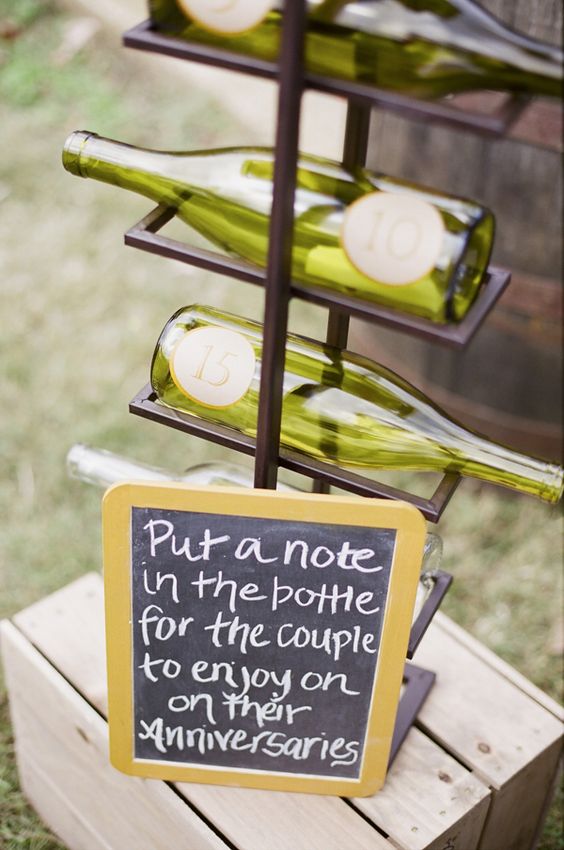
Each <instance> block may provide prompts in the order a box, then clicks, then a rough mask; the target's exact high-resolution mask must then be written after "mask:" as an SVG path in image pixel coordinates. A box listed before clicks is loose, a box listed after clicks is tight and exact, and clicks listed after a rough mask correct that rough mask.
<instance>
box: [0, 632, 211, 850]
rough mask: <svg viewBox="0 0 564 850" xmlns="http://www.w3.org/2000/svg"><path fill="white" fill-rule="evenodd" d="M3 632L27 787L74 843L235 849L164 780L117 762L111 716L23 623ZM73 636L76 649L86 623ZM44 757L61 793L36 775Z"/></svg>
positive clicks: (76, 848)
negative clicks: (129, 771)
mask: <svg viewBox="0 0 564 850" xmlns="http://www.w3.org/2000/svg"><path fill="white" fill-rule="evenodd" d="M84 622H86V618H85V620H84ZM1 634H2V650H3V657H4V666H5V670H6V674H7V682H8V690H9V693H10V705H11V710H12V719H13V724H14V730H15V735H16V748H17V750H18V749H19V747H20V746H22V747H23V754H22V755H23V762H24V764H25V765H26V769H25V770H24V772H23V773H22V776H21V778H22V781H23V783H24V785H23V788H24V792H25V793H26V794H28V796H29V798H30V800H31V802H32V803H33V805H34V806H35V807H36V808H37V810H38V811H39V812H40V814H41V815H42V816H43V818H44V819H45V820H46V822H47V823H48V824H50V825H51V826H54V827H55V831H57V832H58V833H59V835H60V837H61V838H62V839H63V841H64V842H65V843H67V844H68V845H69V847H71V848H73V850H81V848H82V847H84V848H85V850H94V848H98V847H100V848H103V850H126V848H127V850H171V848H172V847H174V848H175V850H227V847H226V844H225V843H224V842H223V841H222V840H221V839H220V838H218V836H217V835H216V834H215V833H214V832H213V831H212V830H211V829H210V828H209V827H208V826H207V825H206V824H205V823H204V821H202V820H201V819H200V818H199V817H198V815H197V814H195V813H194V812H193V811H192V809H190V807H189V806H187V805H186V804H185V803H183V801H182V800H181V799H180V798H179V797H178V796H177V795H176V794H175V793H174V792H173V791H172V790H171V789H170V788H169V787H168V786H167V785H166V784H165V783H164V782H146V781H145V780H142V779H137V778H132V777H128V776H125V775H124V774H121V773H119V772H118V771H117V770H115V769H114V768H113V767H111V765H110V763H109V761H108V729H107V724H106V722H105V721H104V720H103V719H102V718H101V717H100V715H99V714H98V713H97V712H96V711H95V710H94V709H93V708H92V707H91V706H90V705H88V703H87V702H85V700H84V699H83V698H82V697H81V696H80V695H79V694H78V693H77V692H76V690H75V689H74V687H73V686H72V685H71V684H69V682H67V681H66V680H65V678H63V676H61V675H60V673H59V672H57V671H56V670H55V669H54V668H53V667H52V666H51V665H50V663H49V662H48V661H46V660H45V658H44V657H43V656H42V655H41V654H40V653H39V652H37V651H36V650H35V649H34V648H33V646H32V645H31V644H30V643H29V641H28V640H27V639H26V638H25V637H24V636H23V635H22V634H21V633H20V632H19V630H18V629H17V628H15V627H14V626H13V625H12V624H11V623H8V622H4V623H2V631H1ZM67 637H71V640H70V641H69V647H68V654H72V653H73V652H75V651H77V650H78V647H80V646H81V645H82V644H83V643H85V641H83V640H82V639H81V633H80V631H79V632H74V633H73V634H72V636H70V635H69V636H67ZM97 643H98V646H100V639H99V638H98V641H97ZM88 652H89V650H88V651H87V654H88ZM77 654H78V655H80V651H77ZM38 762H39V763H40V764H41V765H43V766H44V773H45V772H46V770H47V769H48V773H49V783H50V784H52V785H53V786H55V787H56V788H57V789H58V794H57V792H55V791H54V790H53V788H51V787H50V784H47V785H45V784H44V783H43V782H41V781H40V779H39V775H38V774H36V773H34V775H33V776H31V777H30V772H33V771H34V768H35V766H36V764H37V763H38ZM46 766H48V768H47V767H46ZM28 780H29V785H28V784H27V781H28ZM57 797H58V803H56V800H57ZM55 803H56V808H52V806H53V805H55ZM59 805H63V809H62V817H61V818H59ZM65 806H66V807H65ZM165 826H166V828H165ZM67 830H68V831H67ZM77 842H78V843H77Z"/></svg>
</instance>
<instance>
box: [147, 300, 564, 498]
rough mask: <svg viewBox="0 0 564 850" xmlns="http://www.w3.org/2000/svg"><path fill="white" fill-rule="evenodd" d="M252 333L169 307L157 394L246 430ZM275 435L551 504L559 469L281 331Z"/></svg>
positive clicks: (354, 362) (209, 314)
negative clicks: (458, 476)
mask: <svg viewBox="0 0 564 850" xmlns="http://www.w3.org/2000/svg"><path fill="white" fill-rule="evenodd" d="M261 347H262V335H261V327H260V325H257V324H256V323H254V322H251V321H248V320H246V319H242V318H239V317H237V316H231V315H229V314H227V313H222V312H220V311H218V310H215V309H212V308H209V307H200V306H192V307H186V308H184V309H182V310H179V311H178V312H177V313H175V315H174V316H173V317H172V318H171V319H170V320H169V322H168V323H167V324H166V326H165V328H164V330H163V332H162V334H161V336H160V338H159V340H158V343H157V346H156V349H155V353H154V355H153V362H152V366H151V383H152V386H153V389H154V391H155V393H156V395H157V397H158V399H159V401H160V402H161V403H162V404H164V405H167V406H170V407H173V408H176V409H178V410H184V411H188V412H189V413H192V414H195V415H196V416H199V417H201V418H203V419H207V420H209V421H212V422H219V423H221V424H224V425H228V426H230V427H232V428H236V429H237V430H238V431H241V432H243V433H245V434H249V435H251V436H255V435H256V427H257V409H258V391H259V381H260V360H261ZM281 442H282V444H283V445H284V446H287V447H289V448H292V449H295V450H297V451H300V452H303V453H304V454H307V455H309V456H311V457H315V458H319V459H321V460H324V461H328V462H331V463H338V464H339V465H341V466H351V467H367V468H383V469H414V470H427V471H440V472H447V471H448V472H460V473H462V474H464V475H468V476H472V477H474V478H479V479H482V480H484V481H491V482H493V483H495V484H502V485H505V486H506V487H511V488H513V489H514V490H518V491H521V492H523V493H529V494H531V495H534V496H538V497H539V498H541V499H544V500H546V501H548V502H557V501H558V500H559V499H560V497H561V495H562V490H563V486H564V471H563V470H562V469H561V468H560V467H558V466H556V465H554V464H550V463H547V462H545V461H541V460H536V459H534V458H530V457H527V456H525V455H522V454H520V453H518V452H515V451H512V450H511V449H509V448H505V447H503V446H501V445H497V444H495V443H492V442H491V441H489V440H487V439H486V438H483V437H480V436H479V435H477V434H474V433H472V432H471V431H469V430H467V429H466V428H464V427H462V426H461V425H459V424H458V423H457V422H455V421H453V420H451V419H449V418H448V417H447V416H446V414H444V413H443V412H442V411H441V410H440V409H439V408H438V407H436V406H435V405H434V404H433V403H432V402H431V401H430V400H429V399H428V398H427V397H426V396H425V395H424V394H423V393H421V392H419V391H418V390H417V389H415V388H414V387H412V386H411V385H410V384H408V383H407V382H406V381H404V380H402V378H400V377H398V376H397V375H395V374H394V373H393V372H390V371H389V370H388V369H386V368H384V367H383V366H379V365H377V364H376V363H373V362H372V361H370V360H368V359H366V358H364V357H361V356H360V355H356V354H351V353H349V352H346V353H342V352H341V351H339V350H338V349H334V348H331V347H329V346H325V345H320V344H318V343H315V342H312V341H310V340H307V339H303V338H300V337H297V336H292V335H289V336H288V341H287V347H286V366H285V373H284V387H283V408H282V428H281Z"/></svg>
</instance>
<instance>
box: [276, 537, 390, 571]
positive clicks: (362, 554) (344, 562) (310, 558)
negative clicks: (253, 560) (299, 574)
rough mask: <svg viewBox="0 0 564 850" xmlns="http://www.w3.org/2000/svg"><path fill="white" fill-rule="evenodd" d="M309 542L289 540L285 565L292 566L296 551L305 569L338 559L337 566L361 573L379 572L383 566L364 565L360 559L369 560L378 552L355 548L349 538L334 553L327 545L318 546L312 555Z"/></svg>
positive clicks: (285, 551) (285, 550)
mask: <svg viewBox="0 0 564 850" xmlns="http://www.w3.org/2000/svg"><path fill="white" fill-rule="evenodd" d="M309 548H310V547H309V544H308V543H306V541H305V540H287V541H286V547H285V549H284V566H290V565H292V564H293V563H295V560H294V561H293V560H292V559H293V557H294V553H296V554H297V558H298V559H299V565H300V567H301V568H302V569H303V570H307V569H308V567H310V566H313V567H317V569H325V568H326V567H328V566H330V565H331V564H333V563H334V562H335V560H336V561H337V566H338V567H340V568H341V569H342V570H357V572H359V573H377V572H379V571H380V570H381V569H382V567H381V566H380V565H379V564H374V565H373V566H371V567H363V566H362V565H361V564H360V561H368V560H369V559H371V558H373V557H374V555H375V554H376V553H375V552H374V550H373V549H353V548H352V547H351V544H350V542H349V541H348V540H345V541H344V543H343V545H342V546H341V548H340V549H339V551H338V552H336V553H333V551H332V550H331V549H328V548H327V547H326V546H316V548H315V549H314V550H313V552H312V553H311V555H310V554H309Z"/></svg>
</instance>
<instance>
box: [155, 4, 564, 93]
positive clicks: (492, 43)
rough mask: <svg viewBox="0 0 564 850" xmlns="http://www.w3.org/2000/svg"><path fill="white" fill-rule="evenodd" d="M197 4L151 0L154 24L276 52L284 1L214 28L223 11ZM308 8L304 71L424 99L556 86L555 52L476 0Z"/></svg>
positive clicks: (248, 49)
mask: <svg viewBox="0 0 564 850" xmlns="http://www.w3.org/2000/svg"><path fill="white" fill-rule="evenodd" d="M238 3H239V5H240V6H241V7H243V6H244V5H245V3H246V0H238ZM196 6H201V2H199V3H195V2H194V0H149V9H150V13H151V17H152V20H153V22H154V23H155V25H156V26H157V27H158V28H159V29H164V30H168V31H169V32H170V33H171V34H173V35H175V36H176V37H180V38H183V39H186V40H188V41H191V42H194V43H196V44H198V43H202V44H209V45H212V46H217V47H227V48H229V49H230V50H234V51H236V52H238V53H243V54H245V55H248V56H255V57H258V58H261V59H267V60H272V61H274V60H275V59H276V58H277V56H278V52H279V44H280V30H281V22H282V15H283V12H282V9H283V2H281V0H279V2H274V0H273V2H272V4H271V11H270V12H269V13H268V14H266V15H265V16H264V17H263V18H262V19H260V18H259V19H258V20H257V21H256V24H255V26H253V27H251V28H250V29H247V30H246V31H243V32H240V33H235V34H233V33H229V32H226V31H225V30H224V31H223V32H222V31H221V30H222V20H221V14H219V15H215V16H214V21H213V22H212V21H208V25H206V20H205V17H206V16H205V15H198V14H197V12H196V11H195V10H196ZM307 8H308V13H309V20H308V32H307V37H306V65H307V68H308V70H309V71H310V72H311V73H314V74H322V75H324V76H328V77H339V78H342V79H346V80H353V81H358V82H361V83H365V84H367V85H372V86H375V87H377V88H383V89H388V90H391V91H396V92H400V93H403V94H407V95H416V96H418V97H424V98H437V97H442V96H444V95H447V94H452V93H455V92H464V91H473V90H476V89H493V90H496V91H510V92H526V93H528V94H538V95H549V96H555V97H559V96H561V94H562V51H561V50H559V49H558V48H557V47H553V46H551V45H548V44H544V43H542V42H540V41H538V40H537V39H533V38H529V37H527V36H525V35H522V34H520V33H517V32H515V31H513V30H511V29H510V28H509V27H507V26H505V25H504V24H502V23H501V22H500V21H499V20H498V19H497V18H495V17H494V16H493V15H491V14H490V13H489V12H487V11H486V10H485V9H483V8H482V7H481V6H479V5H478V4H477V3H475V2H473V0H308V2H307ZM191 10H192V12H191ZM229 15H230V17H231V16H232V15H233V11H232V10H231V11H230V12H229ZM196 18H198V19H199V20H196ZM212 27H213V29H212ZM214 30H215V31H214Z"/></svg>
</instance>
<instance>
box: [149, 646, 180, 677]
mask: <svg viewBox="0 0 564 850" xmlns="http://www.w3.org/2000/svg"><path fill="white" fill-rule="evenodd" d="M153 667H162V674H163V676H164V677H165V679H176V678H177V677H178V676H179V675H180V671H181V670H182V666H181V664H179V662H178V661H174V659H172V658H155V659H153V660H151V656H150V654H149V653H148V652H146V653H145V657H144V658H143V663H142V664H140V665H139V669H140V670H143V672H144V674H145V677H146V678H147V679H149V681H150V682H158V681H159V677H158V676H157V675H156V674H155V673H153Z"/></svg>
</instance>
